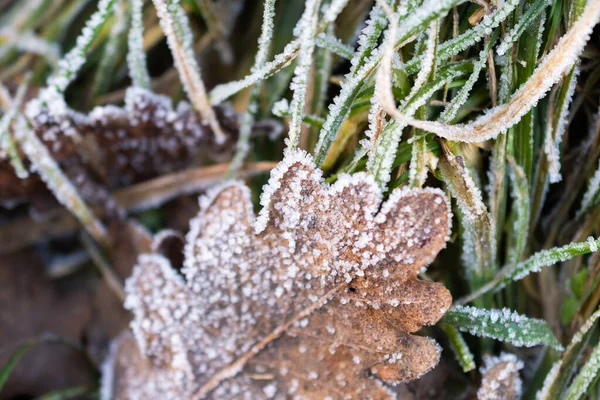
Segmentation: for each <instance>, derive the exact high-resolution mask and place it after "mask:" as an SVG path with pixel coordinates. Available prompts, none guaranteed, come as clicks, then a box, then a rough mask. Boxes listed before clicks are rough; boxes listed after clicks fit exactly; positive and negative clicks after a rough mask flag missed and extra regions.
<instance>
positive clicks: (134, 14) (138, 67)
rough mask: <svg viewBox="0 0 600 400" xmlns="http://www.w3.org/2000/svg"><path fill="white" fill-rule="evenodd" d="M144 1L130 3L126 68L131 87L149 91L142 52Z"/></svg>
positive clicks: (143, 53)
mask: <svg viewBox="0 0 600 400" xmlns="http://www.w3.org/2000/svg"><path fill="white" fill-rule="evenodd" d="M143 8H144V0H132V1H131V27H130V28H129V35H128V37H127V46H128V51H127V66H128V68H129V76H130V77H131V81H132V83H133V86H136V87H139V88H142V89H150V74H149V73H148V68H147V66H146V53H145V52H144V20H143V12H142V11H143Z"/></svg>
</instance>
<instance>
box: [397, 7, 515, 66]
mask: <svg viewBox="0 0 600 400" xmlns="http://www.w3.org/2000/svg"><path fill="white" fill-rule="evenodd" d="M519 3H520V1H519V0H507V1H505V2H504V3H502V5H501V6H500V7H498V9H496V10H495V11H494V12H492V13H491V14H489V15H486V16H485V17H484V18H483V19H482V20H481V22H480V23H479V24H478V25H477V26H475V27H473V28H471V29H469V30H467V31H466V32H464V33H463V34H461V35H459V36H457V37H456V38H454V39H451V40H448V41H446V42H444V43H441V44H440V45H439V46H438V52H437V59H438V62H442V61H445V60H447V59H449V58H451V57H452V56H454V55H457V54H458V53H460V52H461V51H463V50H466V49H468V48H469V47H472V46H473V45H475V44H477V43H478V42H479V41H480V40H482V39H483V38H484V37H486V36H489V35H491V34H492V32H493V30H494V29H496V28H497V27H498V26H499V25H500V24H501V23H502V21H504V20H505V19H506V18H507V17H508V16H509V15H510V13H512V12H513V10H514V9H515V8H516V7H517V6H518V5H519ZM422 61H423V59H422V57H415V58H413V59H412V60H410V61H408V62H407V63H406V65H405V68H406V72H407V73H409V74H414V73H416V72H418V71H419V69H420V68H421V63H422Z"/></svg>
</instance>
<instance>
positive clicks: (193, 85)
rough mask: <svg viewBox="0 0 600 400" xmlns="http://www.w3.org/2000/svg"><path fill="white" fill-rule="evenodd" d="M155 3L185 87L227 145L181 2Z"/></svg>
mask: <svg viewBox="0 0 600 400" xmlns="http://www.w3.org/2000/svg"><path fill="white" fill-rule="evenodd" d="M153 1H154V6H155V7H156V12H157V14H158V17H159V20H160V26H161V28H162V30H163V32H164V33H165V36H166V37H167V43H168V44H169V48H170V49H171V54H172V55H173V59H174V60H175V67H176V68H177V71H178V72H179V77H180V78H181V81H182V83H183V87H184V88H185V91H186V93H187V95H188V97H189V98H190V100H191V102H192V104H193V105H194V108H195V109H196V110H197V111H198V112H199V113H200V114H201V115H202V117H203V118H204V119H205V120H206V121H207V122H208V124H209V125H210V127H211V128H212V130H213V133H214V135H215V138H216V140H217V142H220V143H223V142H224V141H225V139H226V135H225V133H224V132H223V130H222V129H221V126H220V125H219V121H218V120H217V118H216V116H215V112H214V110H213V108H212V107H211V105H210V103H209V101H208V97H207V95H206V88H205V87H204V82H203V81H202V77H201V75H200V67H199V66H198V63H197V61H196V57H195V55H194V47H193V35H192V31H191V30H190V27H189V21H188V19H187V16H186V15H185V12H184V11H183V8H181V5H180V4H179V0H153Z"/></svg>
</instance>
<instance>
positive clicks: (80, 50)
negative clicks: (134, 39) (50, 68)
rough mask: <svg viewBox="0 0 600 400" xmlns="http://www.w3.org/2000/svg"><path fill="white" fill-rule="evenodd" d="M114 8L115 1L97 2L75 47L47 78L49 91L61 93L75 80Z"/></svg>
mask: <svg viewBox="0 0 600 400" xmlns="http://www.w3.org/2000/svg"><path fill="white" fill-rule="evenodd" d="M114 7H115V0H100V1H99V2H98V10H97V11H96V12H95V13H94V14H92V16H91V17H90V19H89V20H88V21H87V22H86V23H85V26H84V27H83V30H82V31H81V34H80V35H79V36H78V37H77V41H76V42H75V47H74V48H73V49H71V50H70V51H69V52H68V53H67V54H66V55H65V56H64V58H63V59H62V60H60V61H59V62H58V70H57V71H56V72H55V73H54V74H52V76H50V78H48V87H49V89H51V90H55V91H56V92H58V93H62V92H64V91H65V89H66V88H67V86H68V85H69V83H71V81H72V80H73V79H75V76H76V75H77V72H79V69H81V67H82V66H83V64H84V63H85V59H86V53H87V51H88V49H89V48H90V46H91V45H92V42H93V41H94V39H95V38H96V36H98V34H99V33H100V29H102V26H104V23H105V22H106V19H107V18H108V17H109V15H110V14H112V11H113V9H114Z"/></svg>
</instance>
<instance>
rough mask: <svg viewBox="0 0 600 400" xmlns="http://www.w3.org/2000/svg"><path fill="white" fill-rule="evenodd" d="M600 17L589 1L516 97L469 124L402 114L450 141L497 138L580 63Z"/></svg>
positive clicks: (599, 7)
mask: <svg viewBox="0 0 600 400" xmlns="http://www.w3.org/2000/svg"><path fill="white" fill-rule="evenodd" d="M599 19H600V0H592V1H590V2H588V4H587V6H586V9H585V11H584V13H583V15H582V16H581V18H579V20H578V21H577V22H576V23H575V24H574V25H573V27H572V28H571V29H570V30H569V31H568V32H567V33H566V34H565V35H564V36H563V37H562V38H561V39H560V40H559V42H558V43H557V45H556V46H555V47H554V49H552V51H551V52H550V53H549V54H548V55H547V56H546V57H544V59H543V60H542V62H541V63H540V65H539V66H538V67H537V68H536V69H535V71H534V73H533V74H532V75H531V77H530V78H529V80H527V82H525V83H524V84H523V85H522V86H521V87H520V88H519V90H518V91H517V92H516V93H515V94H514V95H513V96H512V98H511V99H510V101H509V102H508V103H506V104H502V105H500V106H497V107H495V108H492V109H491V110H489V111H488V112H487V113H486V114H484V115H483V116H481V117H479V118H477V119H476V120H475V121H473V122H471V123H469V124H460V125H447V124H442V123H439V122H433V121H423V120H417V119H414V118H413V117H411V116H408V115H402V120H403V121H404V122H405V123H407V124H409V125H412V126H414V127H416V128H419V129H422V130H425V131H428V132H433V133H435V134H437V135H438V136H440V137H443V138H446V139H448V140H453V141H460V142H469V143H471V142H482V141H485V140H488V139H492V138H495V137H496V136H497V135H498V134H500V133H502V132H505V131H506V130H507V129H509V128H510V127H512V126H513V125H514V124H516V123H517V122H519V120H520V119H521V117H522V116H523V115H525V114H526V113H527V112H528V111H529V110H531V108H533V107H534V106H535V105H536V104H537V102H538V101H539V100H540V99H541V98H542V97H543V96H544V95H545V94H546V93H547V92H548V90H550V88H551V87H552V85H554V84H555V83H556V82H558V80H559V79H560V78H561V77H562V76H563V75H564V74H565V73H566V72H567V71H568V70H569V69H570V68H571V67H572V66H573V65H574V64H575V63H576V62H577V59H578V57H579V54H580V53H581V52H582V51H583V48H584V46H585V44H586V43H587V41H588V39H589V38H590V35H591V32H592V29H593V28H594V26H595V25H596V24H597V23H598V20H599Z"/></svg>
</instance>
